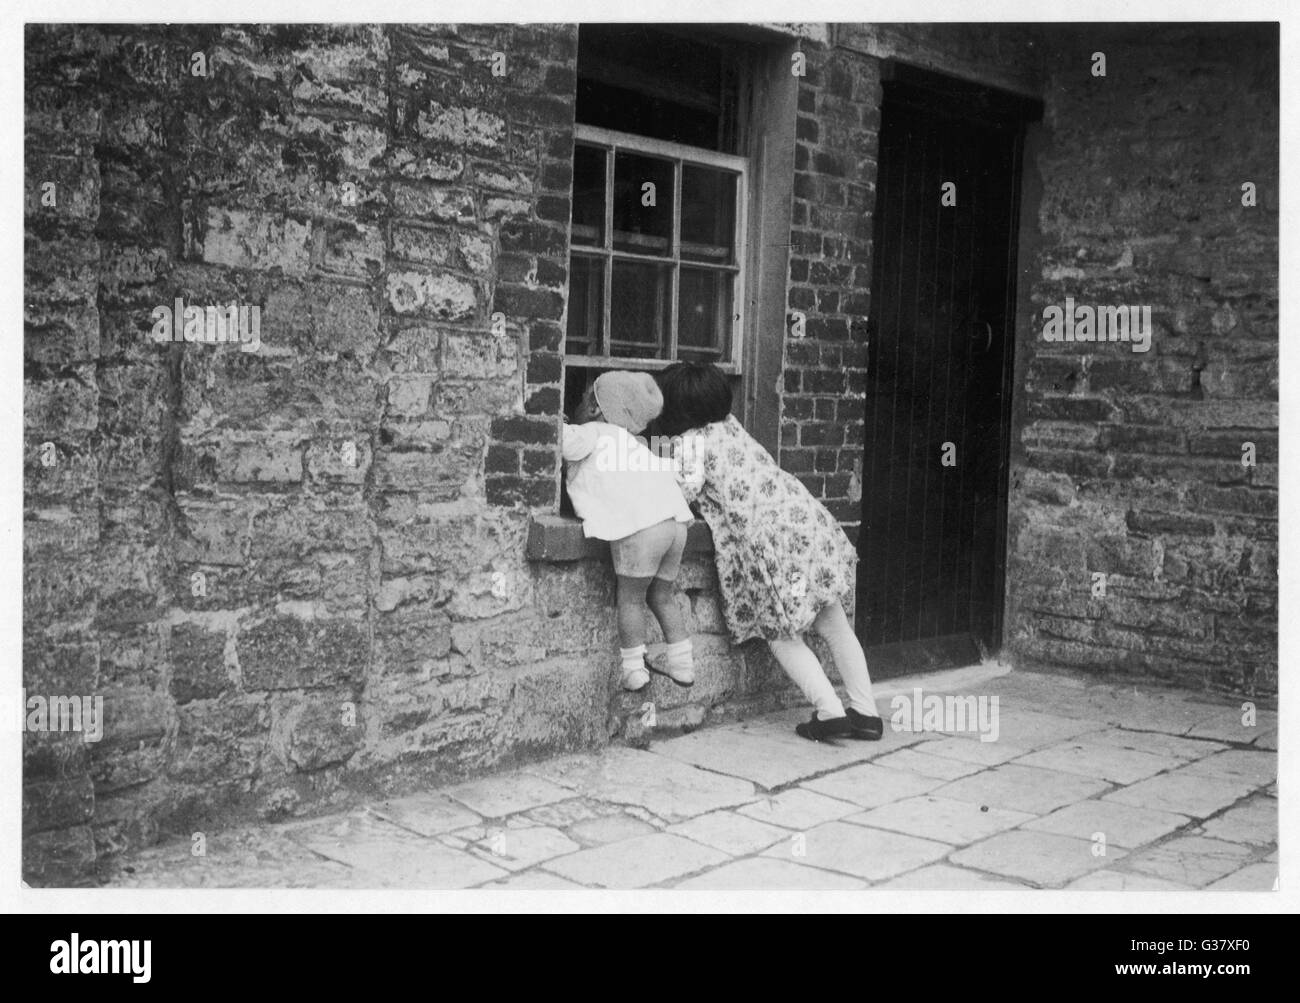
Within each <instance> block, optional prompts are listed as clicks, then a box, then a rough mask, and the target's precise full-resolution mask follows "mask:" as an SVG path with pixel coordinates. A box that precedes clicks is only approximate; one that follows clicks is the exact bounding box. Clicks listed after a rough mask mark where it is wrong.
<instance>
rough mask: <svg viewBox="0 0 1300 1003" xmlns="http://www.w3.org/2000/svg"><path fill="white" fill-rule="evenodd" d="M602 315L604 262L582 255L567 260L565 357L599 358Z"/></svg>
mask: <svg viewBox="0 0 1300 1003" xmlns="http://www.w3.org/2000/svg"><path fill="white" fill-rule="evenodd" d="M604 313H605V259H604V258H594V257H591V256H589V255H586V254H574V255H570V257H569V327H568V331H567V332H566V334H565V339H564V350H565V352H567V353H568V354H569V355H599V354H601V346H600V334H601V321H602V320H603V318H604Z"/></svg>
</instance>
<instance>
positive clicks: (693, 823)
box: [667, 811, 790, 857]
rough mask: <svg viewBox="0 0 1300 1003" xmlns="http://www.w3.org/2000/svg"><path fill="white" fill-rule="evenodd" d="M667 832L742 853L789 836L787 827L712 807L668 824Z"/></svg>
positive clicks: (747, 852)
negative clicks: (706, 811) (707, 812)
mask: <svg viewBox="0 0 1300 1003" xmlns="http://www.w3.org/2000/svg"><path fill="white" fill-rule="evenodd" d="M667 831H668V832H671V833H673V834H674V835H678V836H685V837H686V838H687V839H693V840H695V842H697V843H703V844H704V845H705V846H711V847H713V848H714V849H715V850H721V851H722V852H723V853H727V854H730V855H731V856H733V857H741V856H745V855H747V854H751V853H757V852H758V851H759V850H765V849H767V848H768V847H769V846H771V845H772V844H773V843H776V842H779V841H780V840H783V839H789V838H790V831H789V830H788V829H783V828H781V827H780V826H776V825H769V824H768V823H766V822H760V821H758V819H755V818H750V817H749V816H747V815H741V814H740V813H739V812H734V811H715V812H710V813H709V814H707V815H699V816H696V817H695V818H692V819H688V820H687V821H685V822H678V823H677V824H676V825H670V826H669V827H668V830H667Z"/></svg>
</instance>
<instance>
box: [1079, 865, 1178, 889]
mask: <svg viewBox="0 0 1300 1003" xmlns="http://www.w3.org/2000/svg"><path fill="white" fill-rule="evenodd" d="M1065 890H1066V891H1068V892H1189V891H1195V889H1194V888H1192V886H1191V885H1180V884H1178V883H1177V882H1176V881H1166V880H1164V879H1163V878H1155V877H1152V876H1151V875H1150V874H1126V873H1124V872H1123V871H1112V870H1108V869H1107V870H1101V871H1093V872H1092V873H1091V874H1085V875H1084V876H1083V877H1081V878H1080V879H1079V880H1078V881H1071V882H1070V883H1069V884H1068V885H1066V886H1065Z"/></svg>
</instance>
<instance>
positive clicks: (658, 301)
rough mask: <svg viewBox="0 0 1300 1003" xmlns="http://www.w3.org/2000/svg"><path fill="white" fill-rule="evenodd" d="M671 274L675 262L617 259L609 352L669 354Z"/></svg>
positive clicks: (650, 355) (649, 355) (656, 356)
mask: <svg viewBox="0 0 1300 1003" xmlns="http://www.w3.org/2000/svg"><path fill="white" fill-rule="evenodd" d="M672 275H673V270H672V265H657V264H654V263H653V262H649V261H619V260H618V259H615V261H614V289H613V296H612V299H611V303H610V322H609V329H610V339H611V340H610V351H609V354H610V355H620V356H639V357H641V358H647V359H662V358H666V357H667V353H666V348H667V345H668V315H669V313H670V312H671V311H672V290H673V287H672Z"/></svg>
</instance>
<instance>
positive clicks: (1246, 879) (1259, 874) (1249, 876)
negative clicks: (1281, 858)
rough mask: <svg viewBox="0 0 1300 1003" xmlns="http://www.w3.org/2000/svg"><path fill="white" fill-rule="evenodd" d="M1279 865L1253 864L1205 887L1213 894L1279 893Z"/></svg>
mask: <svg viewBox="0 0 1300 1003" xmlns="http://www.w3.org/2000/svg"><path fill="white" fill-rule="evenodd" d="M1276 885H1277V864H1251V865H1250V866H1249V867H1243V868H1242V869H1241V870H1239V871H1236V872H1234V873H1232V874H1229V875H1228V876H1227V877H1226V878H1220V879H1219V880H1218V881H1214V882H1211V883H1210V884H1208V885H1206V886H1205V890H1206V891H1211V892H1272V891H1277V888H1276Z"/></svg>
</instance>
